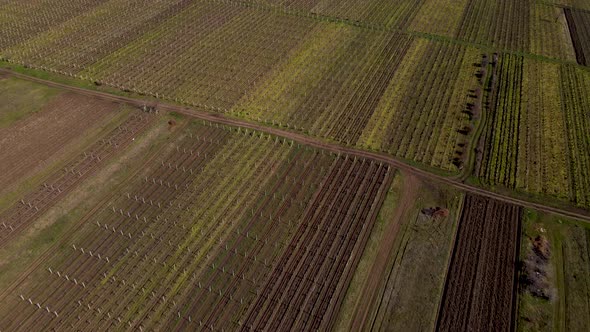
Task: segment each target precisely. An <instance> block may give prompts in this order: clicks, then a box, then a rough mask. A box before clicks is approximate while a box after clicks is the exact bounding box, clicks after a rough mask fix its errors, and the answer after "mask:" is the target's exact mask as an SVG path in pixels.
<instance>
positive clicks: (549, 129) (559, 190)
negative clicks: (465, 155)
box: [476, 55, 590, 206]
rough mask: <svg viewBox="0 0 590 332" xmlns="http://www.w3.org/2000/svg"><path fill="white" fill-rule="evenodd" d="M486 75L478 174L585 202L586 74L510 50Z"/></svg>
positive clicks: (589, 128)
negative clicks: (481, 155)
mask: <svg viewBox="0 0 590 332" xmlns="http://www.w3.org/2000/svg"><path fill="white" fill-rule="evenodd" d="M490 75H491V76H490V78H489V82H491V83H490V84H492V86H491V87H490V89H491V92H490V93H488V94H487V96H488V97H487V102H486V104H487V105H488V107H487V108H486V109H484V112H487V116H488V117H489V120H488V123H487V125H486V127H485V128H486V130H485V131H484V134H483V136H482V140H481V141H480V147H481V149H482V150H483V160H482V162H481V164H480V165H479V166H478V167H476V168H477V174H478V176H479V177H480V179H481V180H482V181H483V182H484V183H487V184H490V185H493V186H495V185H501V186H505V187H508V188H512V189H517V190H521V191H523V192H527V193H530V194H534V195H545V196H547V195H549V196H553V197H558V198H560V199H561V200H564V201H570V202H572V203H574V204H576V205H579V206H588V204H589V202H590V199H589V197H588V193H589V192H590V191H589V189H588V188H590V186H589V184H588V173H587V172H588V162H589V158H590V156H589V155H588V153H587V151H589V150H588V146H589V141H588V139H589V137H590V124H589V122H588V117H587V116H586V115H585V114H587V112H588V109H589V107H590V100H589V99H588V98H587V97H588V96H587V94H585V93H583V92H582V91H588V90H587V89H588V87H589V84H590V75H588V73H587V72H586V71H584V70H582V69H579V68H574V67H572V66H567V65H557V64H549V63H543V62H537V61H534V60H529V59H526V60H524V59H523V58H521V57H518V56H514V55H505V56H502V57H501V59H500V61H499V64H498V65H497V66H495V67H493V68H492V69H491V74H490Z"/></svg>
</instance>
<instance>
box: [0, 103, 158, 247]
mask: <svg viewBox="0 0 590 332" xmlns="http://www.w3.org/2000/svg"><path fill="white" fill-rule="evenodd" d="M138 113H139V112H138ZM152 119H153V116H151V115H149V114H133V115H131V116H130V117H129V118H128V119H126V120H125V122H123V123H122V124H121V125H119V126H118V127H117V128H115V129H114V130H113V131H111V132H110V133H108V134H106V136H104V137H102V138H101V139H100V140H99V141H97V142H95V143H93V144H92V145H91V146H89V147H88V148H86V149H85V151H84V152H82V153H80V154H79V155H78V156H76V157H74V158H73V159H72V160H71V161H69V162H68V163H67V164H66V165H65V166H64V167H63V169H60V170H58V171H57V172H55V173H54V174H51V175H49V176H48V177H47V178H46V179H45V181H44V182H43V184H42V185H40V186H39V187H38V188H35V189H34V190H33V191H31V192H30V193H28V194H27V195H26V196H24V197H23V198H22V199H21V200H20V201H19V202H16V203H14V204H13V205H12V206H11V207H9V208H8V209H6V210H5V211H3V212H2V214H0V223H1V224H0V247H1V246H4V245H6V244H7V243H8V241H9V240H10V239H11V238H14V237H15V236H16V235H18V234H20V233H22V232H23V230H25V229H26V228H27V227H28V226H29V225H30V224H31V223H32V222H33V221H34V220H36V218H38V217H39V216H40V215H42V213H43V212H44V211H46V210H47V209H49V208H50V207H52V206H53V205H55V203H56V202H57V201H59V199H60V198H63V197H64V196H65V195H66V194H67V193H68V192H69V191H71V190H73V189H74V188H75V187H76V185H77V184H79V183H80V182H81V181H82V180H83V179H85V178H87V177H88V176H90V175H92V174H93V173H95V172H96V171H97V170H98V169H99V167H100V166H101V165H103V164H104V163H105V161H106V160H108V159H109V158H111V157H112V156H113V155H114V154H115V153H116V152H117V151H120V150H121V149H122V148H124V147H125V146H127V145H128V144H129V143H131V141H132V138H134V137H136V136H137V135H138V134H139V133H141V131H142V130H144V129H145V128H146V127H147V126H148V124H149V123H151V120H152Z"/></svg>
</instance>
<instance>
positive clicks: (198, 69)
mask: <svg viewBox="0 0 590 332" xmlns="http://www.w3.org/2000/svg"><path fill="white" fill-rule="evenodd" d="M195 21H196V22H198V23H197V24H194V22H195ZM315 24H316V23H315V22H314V21H313V20H310V19H303V18H298V17H293V16H286V15H277V14H269V13H268V12H266V11H263V10H257V9H253V8H247V7H243V6H235V5H222V4H219V3H207V2H206V3H197V4H195V5H193V6H191V7H189V8H187V9H186V10H184V11H183V12H182V13H181V14H179V15H177V16H176V17H174V18H173V19H171V20H169V21H167V22H164V23H163V24H161V25H159V26H158V27H156V28H155V29H153V30H152V31H150V32H149V33H147V34H145V35H144V36H143V37H142V38H139V39H138V40H136V41H135V42H133V43H130V44H129V45H127V46H125V47H124V48H122V49H120V50H118V51H117V52H114V53H113V54H111V55H109V56H107V57H105V58H104V59H101V60H100V61H98V62H97V63H96V64H94V65H93V66H90V67H89V68H87V69H86V70H85V71H83V72H82V73H80V74H79V75H81V76H88V77H93V78H94V79H96V80H98V81H101V82H106V83H107V84H111V85H115V86H118V87H125V88H128V89H131V90H132V91H136V92H139V93H142V94H148V95H153V96H157V97H161V98H166V99H169V100H175V101H177V102H181V103H186V104H190V105H194V106H201V107H205V108H206V109H209V110H213V111H219V112H226V111H227V110H228V109H230V108H231V107H232V106H233V105H234V104H235V103H236V102H237V101H238V100H239V99H240V98H241V97H242V96H243V95H244V94H245V93H246V91H248V90H249V89H250V88H251V87H252V86H255V85H256V84H257V83H258V82H259V81H260V79H261V78H262V77H263V76H264V75H265V74H266V73H267V72H269V71H270V70H271V69H272V68H273V67H274V66H275V65H276V64H277V63H279V62H280V61H282V60H283V57H285V56H286V55H287V54H288V52H289V51H290V50H291V49H292V48H293V47H295V46H296V45H298V44H299V43H300V42H301V41H302V40H303V39H304V37H305V35H306V33H307V32H308V31H309V30H310V29H311V28H313V26H314V25H315Z"/></svg>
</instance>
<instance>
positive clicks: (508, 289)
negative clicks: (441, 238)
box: [437, 194, 522, 331]
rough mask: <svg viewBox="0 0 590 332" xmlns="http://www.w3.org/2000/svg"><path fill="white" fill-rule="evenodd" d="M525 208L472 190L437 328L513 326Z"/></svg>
mask: <svg viewBox="0 0 590 332" xmlns="http://www.w3.org/2000/svg"><path fill="white" fill-rule="evenodd" d="M521 215H522V211H521V208H519V207H517V206H512V205H509V204H506V203H501V202H497V201H493V200H489V199H485V198H483V197H479V196H475V195H471V194H467V196H466V197H465V202H464V205H463V212H462V216H461V220H460V221H459V230H458V233H457V237H456V240H455V248H454V249H453V255H452V259H451V264H450V266H449V271H448V274H447V280H446V285H445V290H444V295H443V298H442V301H441V306H440V313H439V316H438V317H439V318H438V319H439V320H438V323H437V329H438V330H441V331H449V330H453V331H455V330H461V331H465V330H478V331H488V330H490V331H491V330H493V331H509V330H511V326H512V324H513V319H514V313H513V311H514V309H515V308H514V305H513V303H514V296H516V294H514V292H513V290H514V286H515V275H516V259H517V256H518V241H519V229H520V219H521Z"/></svg>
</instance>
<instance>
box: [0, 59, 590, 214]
mask: <svg viewBox="0 0 590 332" xmlns="http://www.w3.org/2000/svg"><path fill="white" fill-rule="evenodd" d="M2 73H4V74H7V75H11V76H14V77H17V78H21V79H25V80H29V81H32V82H37V83H41V84H45V85H48V86H52V87H56V88H61V89H64V90H69V91H74V92H77V93H80V94H84V95H87V96H92V97H96V98H101V99H106V100H110V101H115V102H119V103H126V104H131V105H135V106H142V105H146V104H148V105H150V104H154V103H157V107H158V109H161V110H165V111H169V112H177V113H181V114H185V115H188V116H191V117H194V118H198V119H201V120H207V121H211V122H217V123H220V124H226V125H231V126H240V127H243V128H249V129H255V130H258V131H262V132H265V133H269V134H273V135H276V136H280V137H284V138H288V139H291V140H293V141H296V142H299V143H303V144H306V145H310V146H314V147H317V148H322V149H325V150H328V151H332V152H340V153H347V154H349V155H353V156H358V157H364V158H372V159H375V160H378V161H382V162H385V163H388V164H390V165H392V166H393V167H395V168H397V169H399V170H402V171H405V172H407V173H409V174H412V175H414V176H418V177H420V178H423V179H424V180H433V181H436V182H439V183H443V184H447V185H450V186H453V187H456V188H458V189H461V190H464V191H467V192H470V193H474V194H478V195H481V196H485V197H489V198H493V199H496V200H499V201H502V202H507V203H512V204H517V205H521V206H525V207H529V208H533V209H537V210H540V211H544V212H551V213H555V214H559V215H562V216H566V217H571V218H577V219H580V220H584V221H586V222H590V211H585V210H582V209H574V208H570V209H566V208H559V207H554V206H549V205H544V204H540V203H535V202H531V201H528V200H526V199H522V198H517V197H512V196H508V195H504V194H500V193H496V192H493V191H490V190H488V189H484V188H480V187H476V186H473V185H469V184H466V183H463V182H462V181H461V180H458V179H456V178H451V177H446V176H443V175H438V174H434V173H430V172H428V171H426V170H423V169H420V168H418V167H414V166H412V165H409V164H406V163H404V162H403V161H400V160H398V159H396V158H395V157H393V156H390V155H385V154H381V153H376V152H371V151H364V150H360V149H356V148H351V147H346V146H342V145H338V144H334V143H328V142H325V141H322V140H320V139H318V138H314V137H309V136H306V135H303V134H298V133H294V132H291V131H287V130H283V129H279V128H274V127H267V126H265V125H262V124H259V123H254V122H248V121H245V120H240V119H236V118H231V117H228V116H226V115H223V114H220V113H212V112H206V111H201V110H196V109H192V108H188V107H183V106H179V105H172V104H166V103H163V102H161V101H153V100H144V99H137V98H131V97H123V96H117V95H113V94H110V93H106V92H100V91H95V90H88V89H84V88H79V87H74V86H70V85H67V84H62V83H56V82H52V81H48V80H44V79H40V78H36V77H32V76H28V75H24V74H21V73H17V72H14V71H12V70H8V69H3V68H0V74H2Z"/></svg>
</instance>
